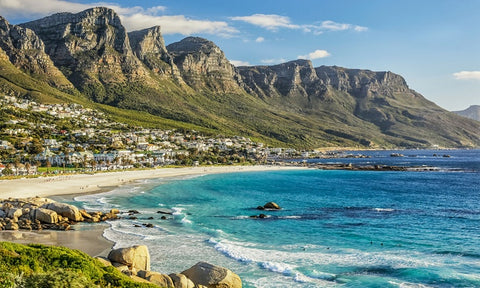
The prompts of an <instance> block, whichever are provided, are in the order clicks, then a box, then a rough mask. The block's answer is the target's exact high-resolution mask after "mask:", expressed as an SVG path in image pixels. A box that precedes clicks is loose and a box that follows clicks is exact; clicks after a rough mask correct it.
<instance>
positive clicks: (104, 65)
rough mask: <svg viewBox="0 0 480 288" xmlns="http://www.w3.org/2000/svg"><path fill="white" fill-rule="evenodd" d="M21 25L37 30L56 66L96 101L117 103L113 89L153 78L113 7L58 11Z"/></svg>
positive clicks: (117, 92)
mask: <svg viewBox="0 0 480 288" xmlns="http://www.w3.org/2000/svg"><path fill="white" fill-rule="evenodd" d="M21 26H22V27H25V28H29V29H32V30H33V31H35V32H36V33H37V35H38V36H39V37H40V38H41V39H42V40H43V42H44V43H45V51H46V52H47V53H48V54H49V55H50V57H51V58H52V60H53V61H54V63H55V65H56V66H57V67H60V69H61V70H62V72H63V73H64V74H65V75H66V76H67V77H68V78H69V79H70V81H72V82H73V83H74V85H75V86H76V87H77V88H79V89H80V90H81V91H83V92H84V93H86V94H87V95H89V96H90V97H91V98H93V99H94V100H95V101H98V102H104V103H115V102H117V101H118V99H115V94H119V91H116V92H115V91H110V90H118V89H119V88H118V87H121V86H122V85H124V84H125V83H127V82H131V83H138V82H148V81H149V80H150V78H149V77H148V71H147V70H146V69H145V68H144V67H143V65H142V63H141V61H140V60H139V59H138V58H137V57H135V56H134V54H133V51H132V49H131V47H130V43H129V39H128V35H127V31H126V29H125V28H124V27H123V26H122V24H121V22H120V18H119V17H118V15H117V14H116V13H115V12H114V11H113V10H111V9H108V8H103V7H96V8H91V9H88V10H85V11H82V12H80V13H77V14H72V13H58V14H54V15H52V16H48V17H45V18H42V19H40V20H36V21H32V22H28V23H24V24H21ZM112 94H113V95H112Z"/></svg>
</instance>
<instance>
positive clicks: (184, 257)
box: [76, 150, 480, 287]
mask: <svg viewBox="0 0 480 288" xmlns="http://www.w3.org/2000/svg"><path fill="white" fill-rule="evenodd" d="M479 152H480V151H478V150H471V151H453V152H452V151H449V155H451V156H452V157H450V158H438V157H432V156H431V155H432V154H430V151H422V152H418V151H415V153H416V157H414V158H415V159H417V160H412V158H407V157H404V158H401V159H391V158H390V157H386V156H385V155H387V154H386V153H387V152H376V153H380V154H378V155H374V157H372V158H370V159H362V161H381V160H382V159H383V160H385V161H387V160H388V161H399V162H401V161H403V162H405V161H420V162H422V161H421V160H423V162H435V166H437V167H440V168H442V169H443V168H444V169H443V170H442V171H441V172H369V171H321V170H301V171H272V172H243V173H232V174H219V175H206V176H200V177H191V178H182V179H156V180H148V181H143V182H140V183H136V184H135V185H131V186H124V187H121V188H118V189H116V190H115V191H112V192H109V193H103V194H98V195H88V196H82V197H77V198H76V200H77V201H79V202H80V203H79V205H82V206H84V207H86V208H92V209H99V208H103V209H108V208H111V207H118V208H120V209H122V210H129V209H137V210H139V211H140V212H141V214H139V215H137V217H138V219H136V220H128V219H124V220H120V221H113V222H111V225H112V226H111V228H109V229H107V230H106V231H105V236H106V237H107V238H109V239H111V240H113V241H115V242H116V243H117V244H116V245H117V246H119V247H120V246H126V245H133V244H140V243H141V244H146V245H148V246H149V249H150V253H151V255H152V270H156V271H160V272H162V273H172V272H181V271H183V270H185V269H187V268H189V267H191V266H192V265H194V264H195V263H196V262H198V261H207V262H211V263H213V264H217V265H221V266H225V267H228V268H230V269H231V270H233V271H234V272H236V273H237V274H239V275H240V277H241V278H242V280H243V283H244V287H479V286H480V174H479V170H478V167H479V166H478V164H479V163H480V153H479ZM419 153H420V154H419ZM422 153H423V154H422ZM417 154H419V155H417ZM418 159H420V160H418ZM338 161H341V160H338ZM358 161H360V160H358ZM388 164H390V165H391V164H392V163H388ZM428 165H431V164H428ZM476 167H477V168H476ZM269 201H275V202H276V203H278V204H279V205H280V206H282V208H283V209H282V210H280V211H258V210H256V209H255V207H257V206H259V205H263V204H265V203H266V202H269ZM159 209H172V210H173V211H174V213H173V215H167V216H168V217H169V218H170V219H168V220H161V219H160V217H161V216H162V215H161V214H158V213H157V211H158V210H159ZM259 213H265V214H267V215H268V218H266V219H253V218H250V217H249V216H251V215H258V214H259ZM149 217H153V218H154V219H148V218H149ZM142 223H153V224H155V225H156V227H155V228H143V227H134V224H142Z"/></svg>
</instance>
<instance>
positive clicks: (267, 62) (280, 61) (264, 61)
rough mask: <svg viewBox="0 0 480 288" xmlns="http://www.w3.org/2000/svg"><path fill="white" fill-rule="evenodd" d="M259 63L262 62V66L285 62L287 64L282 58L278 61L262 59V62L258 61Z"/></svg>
mask: <svg viewBox="0 0 480 288" xmlns="http://www.w3.org/2000/svg"><path fill="white" fill-rule="evenodd" d="M260 62H262V63H263V64H268V65H271V64H280V63H285V62H287V60H286V59H284V58H279V59H263V60H260Z"/></svg>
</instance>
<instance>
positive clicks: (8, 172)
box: [2, 168, 13, 176]
mask: <svg viewBox="0 0 480 288" xmlns="http://www.w3.org/2000/svg"><path fill="white" fill-rule="evenodd" d="M2 174H3V175H5V176H9V175H13V170H12V169H10V168H5V169H3V170H2Z"/></svg>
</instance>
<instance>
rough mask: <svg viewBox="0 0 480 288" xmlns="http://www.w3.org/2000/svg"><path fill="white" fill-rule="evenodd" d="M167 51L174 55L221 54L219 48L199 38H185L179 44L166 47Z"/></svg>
mask: <svg viewBox="0 0 480 288" xmlns="http://www.w3.org/2000/svg"><path fill="white" fill-rule="evenodd" d="M167 49H168V51H170V52H171V53H176V54H191V53H204V54H210V53H219V54H223V52H222V51H221V50H220V48H219V47H218V46H217V45H215V43H213V42H212V41H210V40H207V39H204V38H201V37H187V38H185V39H183V40H181V41H179V42H175V43H172V44H170V45H168V47H167Z"/></svg>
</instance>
